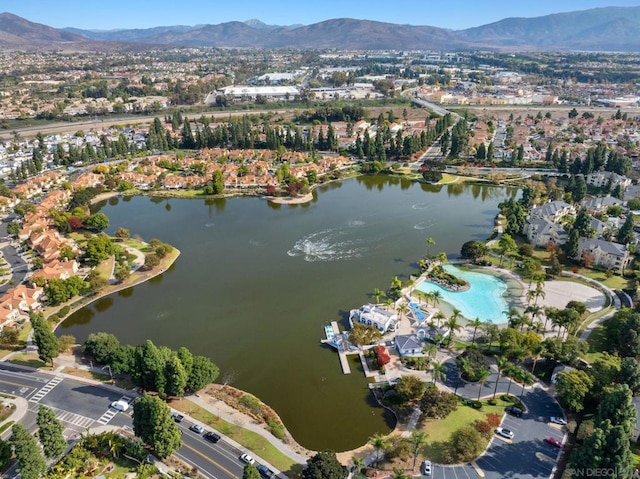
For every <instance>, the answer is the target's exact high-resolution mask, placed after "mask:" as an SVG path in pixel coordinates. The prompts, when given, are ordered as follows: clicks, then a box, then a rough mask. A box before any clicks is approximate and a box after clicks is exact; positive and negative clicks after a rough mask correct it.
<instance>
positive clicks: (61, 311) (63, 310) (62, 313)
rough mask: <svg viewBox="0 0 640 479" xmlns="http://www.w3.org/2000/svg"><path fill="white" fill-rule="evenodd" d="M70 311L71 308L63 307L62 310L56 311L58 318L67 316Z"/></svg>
mask: <svg viewBox="0 0 640 479" xmlns="http://www.w3.org/2000/svg"><path fill="white" fill-rule="evenodd" d="M70 311H71V307H70V306H68V305H67V306H64V307H62V308H60V311H58V316H60V317H61V318H62V317H63V316H66V315H67V314H69V312H70Z"/></svg>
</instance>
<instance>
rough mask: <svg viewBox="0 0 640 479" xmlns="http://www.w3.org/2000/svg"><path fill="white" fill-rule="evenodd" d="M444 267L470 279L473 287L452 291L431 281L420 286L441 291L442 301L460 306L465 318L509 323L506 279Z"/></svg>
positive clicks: (450, 271)
mask: <svg viewBox="0 0 640 479" xmlns="http://www.w3.org/2000/svg"><path fill="white" fill-rule="evenodd" d="M443 267H444V269H445V270H447V271H448V272H449V273H451V274H454V275H456V276H458V277H460V278H464V279H465V280H466V281H468V282H469V285H470V288H469V289H468V290H466V291H460V292H453V291H447V290H446V289H444V288H442V287H441V286H438V285H437V284H434V283H431V282H429V281H423V282H422V283H420V284H419V285H418V286H417V289H418V290H419V291H422V292H425V293H430V292H432V291H439V292H440V294H441V295H442V297H441V299H440V301H445V302H447V303H449V304H450V305H451V306H454V307H456V308H458V309H459V310H460V312H461V313H462V315H463V316H464V317H465V318H466V319H475V318H480V319H481V320H482V321H489V322H491V323H506V322H507V316H506V314H505V311H507V310H508V309H509V307H508V305H507V302H506V301H505V299H504V293H505V292H506V291H507V285H506V283H505V282H504V281H502V280H501V279H500V278H496V277H495V276H492V275H490V274H484V273H476V272H475V271H462V270H461V269H458V268H456V267H455V266H453V265H450V264H446V265H444V266H443Z"/></svg>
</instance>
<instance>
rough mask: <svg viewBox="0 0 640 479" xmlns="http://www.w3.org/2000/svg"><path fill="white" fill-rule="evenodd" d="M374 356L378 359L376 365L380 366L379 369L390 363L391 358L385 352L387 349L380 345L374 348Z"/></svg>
mask: <svg viewBox="0 0 640 479" xmlns="http://www.w3.org/2000/svg"><path fill="white" fill-rule="evenodd" d="M376 356H377V358H378V365H379V366H380V368H383V367H384V366H385V365H386V364H389V362H390V361H391V357H390V356H389V353H388V352H387V348H385V347H384V346H382V345H381V344H379V345H378V346H376Z"/></svg>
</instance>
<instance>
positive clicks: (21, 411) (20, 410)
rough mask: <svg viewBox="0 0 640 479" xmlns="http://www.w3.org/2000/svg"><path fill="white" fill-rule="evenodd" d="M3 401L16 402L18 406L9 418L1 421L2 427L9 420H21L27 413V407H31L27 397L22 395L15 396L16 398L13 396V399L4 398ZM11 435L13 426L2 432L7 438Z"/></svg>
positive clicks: (0, 425) (15, 421)
mask: <svg viewBox="0 0 640 479" xmlns="http://www.w3.org/2000/svg"><path fill="white" fill-rule="evenodd" d="M1 402H3V403H8V404H14V405H15V406H16V408H15V410H14V411H13V412H12V413H11V415H10V416H9V417H8V418H7V419H5V420H4V421H2V422H0V427H2V426H3V425H4V424H6V423H8V422H14V423H17V422H19V421H20V420H21V419H22V418H23V417H24V415H25V414H27V409H29V403H28V402H27V400H26V399H25V398H21V397H15V398H11V399H9V398H2V401H1ZM9 435H11V428H7V429H6V430H5V431H4V432H3V433H2V436H4V438H5V439H6V438H7V437H8V436H9Z"/></svg>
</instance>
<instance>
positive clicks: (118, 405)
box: [110, 399, 129, 412]
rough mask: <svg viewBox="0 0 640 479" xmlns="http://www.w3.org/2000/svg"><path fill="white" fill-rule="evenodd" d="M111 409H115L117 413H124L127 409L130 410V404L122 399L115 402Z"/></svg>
mask: <svg viewBox="0 0 640 479" xmlns="http://www.w3.org/2000/svg"><path fill="white" fill-rule="evenodd" d="M110 407H111V408H112V409H115V410H116V411H121V412H124V411H126V410H127V409H129V403H128V402H127V401H123V400H122V399H119V400H118V401H113V402H112V403H111V405H110Z"/></svg>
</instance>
